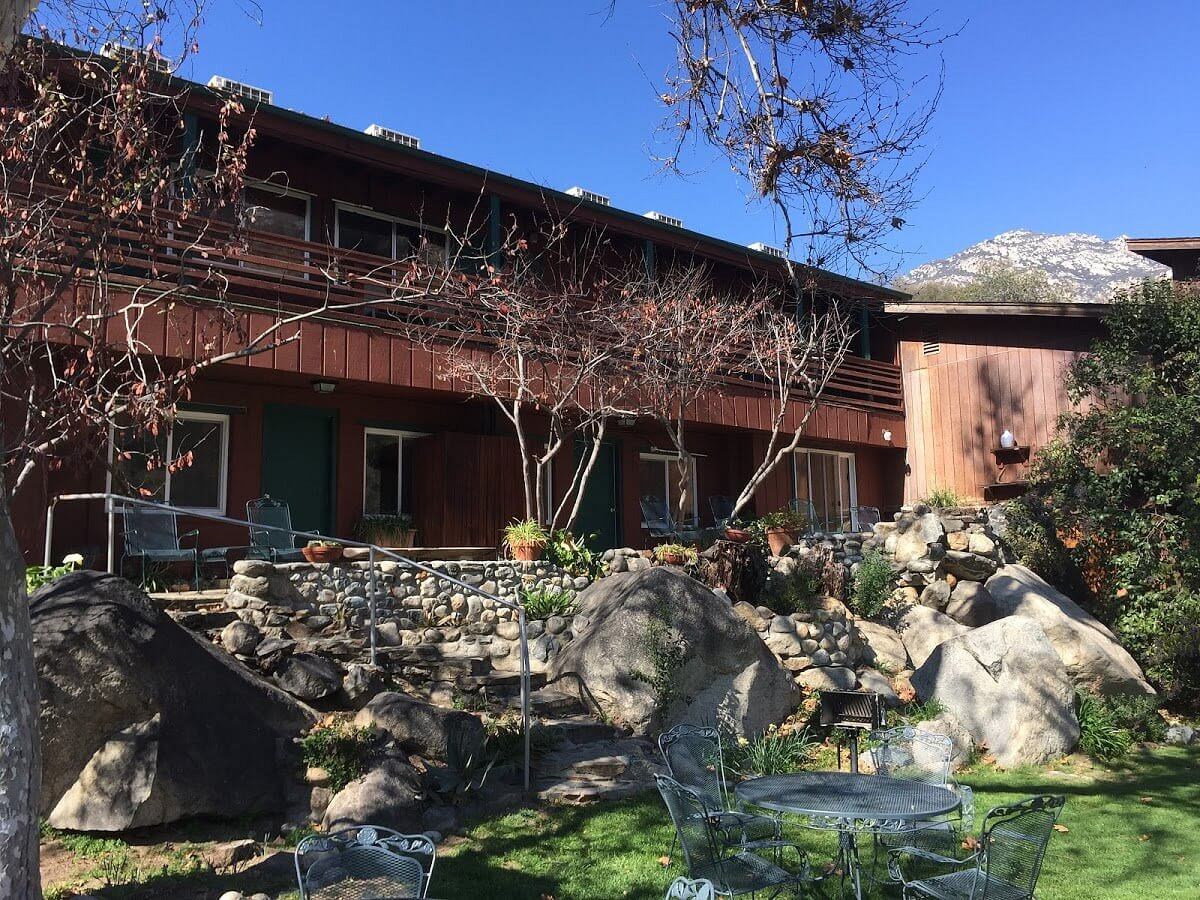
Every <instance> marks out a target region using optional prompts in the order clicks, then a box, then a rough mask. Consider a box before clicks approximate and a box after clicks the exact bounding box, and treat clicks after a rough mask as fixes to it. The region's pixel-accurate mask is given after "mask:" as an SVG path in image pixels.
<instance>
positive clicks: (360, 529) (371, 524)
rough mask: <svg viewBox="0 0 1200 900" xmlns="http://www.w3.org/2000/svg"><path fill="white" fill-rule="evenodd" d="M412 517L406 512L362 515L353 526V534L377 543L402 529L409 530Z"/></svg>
mask: <svg viewBox="0 0 1200 900" xmlns="http://www.w3.org/2000/svg"><path fill="white" fill-rule="evenodd" d="M412 528H413V517H412V516H411V515H409V514H408V513H395V514H387V513H372V514H370V515H366V516H363V517H362V518H361V519H359V520H358V522H357V523H356V524H355V526H354V536H355V537H356V538H358V539H359V540H360V541H366V542H367V543H368V544H379V543H380V542H381V541H390V540H393V539H394V538H396V537H398V536H399V533H400V532H402V531H411V530H412Z"/></svg>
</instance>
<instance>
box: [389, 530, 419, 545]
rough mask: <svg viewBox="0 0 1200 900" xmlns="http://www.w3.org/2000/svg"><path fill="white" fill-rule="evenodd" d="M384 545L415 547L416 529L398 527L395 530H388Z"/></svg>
mask: <svg viewBox="0 0 1200 900" xmlns="http://www.w3.org/2000/svg"><path fill="white" fill-rule="evenodd" d="M386 541H387V543H385V544H384V545H383V546H385V547H415V546H416V541H417V529H415V528H398V529H396V530H395V531H389V532H388V533H387V535H386Z"/></svg>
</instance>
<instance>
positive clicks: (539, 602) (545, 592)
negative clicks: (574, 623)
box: [521, 585, 575, 619]
mask: <svg viewBox="0 0 1200 900" xmlns="http://www.w3.org/2000/svg"><path fill="white" fill-rule="evenodd" d="M521 597H522V601H521V605H522V606H524V607H525V617H526V618H527V619H548V618H550V617H551V616H569V615H571V613H573V612H574V611H575V600H574V599H573V598H572V597H571V595H570V594H569V593H567V591H565V590H563V589H562V588H556V587H551V586H550V585H538V586H537V587H528V588H525V589H524V590H523V591H522V592H521Z"/></svg>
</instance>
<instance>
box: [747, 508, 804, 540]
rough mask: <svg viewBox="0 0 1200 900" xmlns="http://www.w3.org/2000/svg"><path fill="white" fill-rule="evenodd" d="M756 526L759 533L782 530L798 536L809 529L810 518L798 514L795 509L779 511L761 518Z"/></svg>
mask: <svg viewBox="0 0 1200 900" xmlns="http://www.w3.org/2000/svg"><path fill="white" fill-rule="evenodd" d="M754 525H755V530H757V531H759V532H765V531H768V530H770V529H772V528H782V529H784V530H785V531H790V532H792V533H793V534H797V533H799V532H801V531H803V530H804V529H805V528H807V527H808V516H805V515H803V514H801V513H798V512H796V511H795V510H794V509H778V510H776V511H775V512H769V513H767V514H766V515H764V516H760V517H759V518H758V520H757V521H756V522H755V523H754Z"/></svg>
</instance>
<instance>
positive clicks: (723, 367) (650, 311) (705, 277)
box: [617, 266, 771, 522]
mask: <svg viewBox="0 0 1200 900" xmlns="http://www.w3.org/2000/svg"><path fill="white" fill-rule="evenodd" d="M626 290H627V292H628V294H629V298H630V299H629V302H628V303H627V304H626V305H625V307H624V309H623V310H622V314H621V316H620V317H618V319H617V324H618V327H619V329H620V333H621V335H622V342H623V343H624V344H625V345H626V346H627V347H628V348H629V356H630V359H631V367H630V369H631V372H632V377H633V383H634V385H635V387H634V389H633V391H632V395H631V401H633V402H634V403H636V405H637V406H638V408H639V409H640V410H642V412H643V413H644V414H645V415H648V416H649V417H650V418H652V419H654V420H655V421H656V422H658V423H659V424H660V425H662V427H663V430H664V432H665V434H666V437H667V439H668V440H669V441H670V445H671V450H672V451H673V453H674V454H675V468H676V475H677V491H676V503H675V510H674V511H673V514H674V515H675V517H676V520H677V521H679V522H684V521H687V520H689V519H690V518H692V517H691V516H690V515H689V514H688V509H689V508H690V507H691V506H693V505H694V498H693V497H692V485H691V481H692V478H691V473H692V466H693V464H694V460H693V457H692V454H691V453H690V452H689V450H688V435H687V428H686V425H687V422H688V421H689V419H691V418H693V417H694V416H695V414H696V411H697V406H698V404H699V403H700V401H701V400H702V399H703V398H704V397H705V396H707V395H710V394H716V393H720V392H721V391H722V389H723V385H724V380H725V377H726V376H727V375H728V374H729V372H730V364H731V363H732V362H733V361H734V360H735V359H736V358H737V355H738V352H739V350H740V349H741V348H742V347H743V345H745V344H746V343H747V342H748V341H749V340H750V338H751V335H752V333H753V332H754V329H755V327H756V323H757V322H758V321H759V320H760V318H761V317H762V316H763V315H764V310H765V309H766V308H767V306H769V305H770V302H771V300H770V299H768V298H769V296H770V294H769V292H768V291H767V290H762V291H752V292H747V294H746V295H745V296H732V295H726V294H722V293H721V292H719V291H717V290H716V289H715V288H714V286H713V283H712V279H711V277H710V273H709V271H708V270H707V269H706V268H704V267H703V266H689V267H685V268H679V269H674V270H670V271H666V272H663V273H660V274H657V275H655V276H654V277H643V278H641V279H640V280H638V281H637V282H634V283H631V284H630V285H629V286H628V288H627V289H626Z"/></svg>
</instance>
